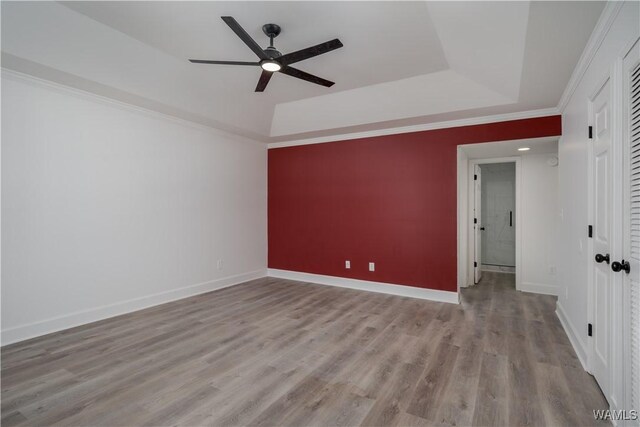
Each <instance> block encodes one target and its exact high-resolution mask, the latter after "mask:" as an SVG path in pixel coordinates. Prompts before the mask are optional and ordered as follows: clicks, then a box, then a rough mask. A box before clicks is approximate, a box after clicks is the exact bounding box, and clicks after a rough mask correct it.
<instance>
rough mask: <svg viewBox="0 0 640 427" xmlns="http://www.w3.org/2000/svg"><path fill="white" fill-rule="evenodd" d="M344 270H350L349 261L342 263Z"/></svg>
mask: <svg viewBox="0 0 640 427" xmlns="http://www.w3.org/2000/svg"><path fill="white" fill-rule="evenodd" d="M344 268H346V269H347V270H348V269H350V268H351V261H349V260H346V261H345V262H344Z"/></svg>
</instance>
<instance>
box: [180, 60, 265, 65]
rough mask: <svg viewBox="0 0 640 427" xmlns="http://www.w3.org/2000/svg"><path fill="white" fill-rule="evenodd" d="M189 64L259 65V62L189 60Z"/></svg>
mask: <svg viewBox="0 0 640 427" xmlns="http://www.w3.org/2000/svg"><path fill="white" fill-rule="evenodd" d="M189 62H193V63H194V64H220V65H260V63H259V62H245V61H210V60H208V59H190V60H189Z"/></svg>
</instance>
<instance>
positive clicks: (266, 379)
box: [1, 273, 607, 427]
mask: <svg viewBox="0 0 640 427" xmlns="http://www.w3.org/2000/svg"><path fill="white" fill-rule="evenodd" d="M461 299H462V303H461V304H460V305H453V304H444V303H436V302H430V301H423V300H417V299H411V298H403V297H398V296H392V295H385V294H376V293H368V292H361V291H356V290H349V289H342V288H334V287H328V286H320V285H313V284H309V283H300V282H295V281H287V280H279V279H273V278H265V279H259V280H254V281H251V282H247V283H243V284H241V285H237V286H233V287H230V288H226V289H222V290H218V291H215V292H210V293H207V294H203V295H198V296H195V297H192V298H187V299H183V300H179V301H175V302H171V303H168V304H164V305H161V306H157V307H152V308H149V309H146V310H142V311H138V312H134V313H130V314H126V315H123V316H119V317H116V318H112V319H107V320H104V321H100V322H96V323H92V324H89V325H84V326H81V327H78V328H74V329H69V330H66V331H62V332H58V333H54V334H50V335H46V336H43V337H39V338H35V339H32V340H29V341H24V342H21V343H17V344H14V345H10V346H6V347H3V348H2V370H1V379H2V399H1V415H2V425H3V426H5V427H6V426H44V425H47V426H48V425H61V426H83V425H87V426H107V425H109V426H134V425H135V426H137V425H140V426H164V425H167V426H169V425H171V426H195V425H216V426H217V425H219V426H237V425H251V426H276V425H277V426H284V425H287V426H306V425H308V426H352V425H365V426H454V425H455V426H465V425H478V426H493V425H496V426H500V425H504V426H528V425H531V426H537V425H549V426H558V425H580V426H587V425H595V424H597V423H596V421H594V419H593V416H592V410H593V409H605V408H606V407H607V404H606V401H605V400H604V398H603V396H602V394H601V393H600V390H599V388H598V386H597V384H596V383H595V381H594V379H593V378H592V377H591V376H590V375H588V374H587V373H586V372H585V371H584V370H583V369H582V368H581V366H580V362H579V361H578V359H577V358H576V355H575V353H574V352H573V349H572V348H571V344H570V343H569V341H568V339H567V337H566V335H565V334H564V331H563V329H562V326H561V325H560V323H559V321H558V319H557V317H556V315H555V298H554V297H550V296H544V295H534V294H527V293H522V292H517V291H516V290H515V288H514V283H513V276H512V275H509V274H503V273H489V274H485V278H484V279H483V281H482V282H481V283H480V284H479V285H477V286H474V287H472V288H469V289H464V290H463V291H462V297H461ZM601 423H602V424H606V423H604V422H601Z"/></svg>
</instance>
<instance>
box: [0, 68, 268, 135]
mask: <svg viewBox="0 0 640 427" xmlns="http://www.w3.org/2000/svg"><path fill="white" fill-rule="evenodd" d="M0 74H1V75H2V78H8V79H11V80H14V81H17V82H22V83H26V84H29V85H31V86H36V87H42V88H46V89H49V90H53V91H56V92H61V93H65V94H67V95H71V96H75V97H78V98H82V99H86V100H90V101H93V102H98V103H100V104H103V105H108V106H110V107H113V108H118V109H121V110H125V111H129V112H134V113H137V114H142V115H145V116H147V117H151V118H154V119H159V120H164V121H169V122H173V123H175V124H179V125H181V126H186V127H190V128H193V129H197V130H199V131H202V132H205V133H209V134H211V135H214V136H217V137H221V138H225V139H233V140H237V141H239V142H243V143H248V144H256V145H259V146H261V147H264V146H265V145H266V144H265V143H264V141H260V140H258V139H253V138H250V137H247V136H244V135H240V134H237V133H234V132H231V131H227V130H224V129H220V128H217V127H214V126H209V125H206V124H202V123H198V122H195V121H192V120H188V119H183V118H181V117H178V116H175V115H172V114H166V113H162V112H160V111H157V110H154V109H150V108H145V107H142V106H138V105H135V104H130V103H128V102H124V101H120V100H117V99H115V98H111V97H108V96H104V95H100V94H97V93H94V92H91V91H88V90H84V89H79V88H76V87H73V86H68V85H65V84H62V83H58V82H55V81H53V80H48V79H44V78H41V77H37V76H34V75H32V74H27V73H24V72H21V71H16V70H13V69H11V68H6V67H0Z"/></svg>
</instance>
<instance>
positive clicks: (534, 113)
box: [268, 107, 560, 149]
mask: <svg viewBox="0 0 640 427" xmlns="http://www.w3.org/2000/svg"><path fill="white" fill-rule="evenodd" d="M558 114H560V112H559V111H558V109H557V108H556V107H552V108H543V109H539V110H529V111H519V112H515V113H506V114H496V115H492V116H482V117H472V118H469V119H459V120H448V121H443V122H436V123H426V124H421V125H412V126H402V127H395V128H386V129H377V130H372V131H366V132H353V133H346V134H341V135H329V136H323V137H317V138H306V139H298V140H294V141H283V142H272V143H270V144H268V148H269V149H272V148H283V147H293V146H296V145H308V144H322V143H325V142H335V141H344V140H349V139H360V138H371V137H375V136H385V135H397V134H403V133H411V132H421V131H427V130H435V129H446V128H453V127H461V126H473V125H482V124H487V123H495V122H505V121H510V120H521V119H533V118H537V117H546V116H555V115H558Z"/></svg>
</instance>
